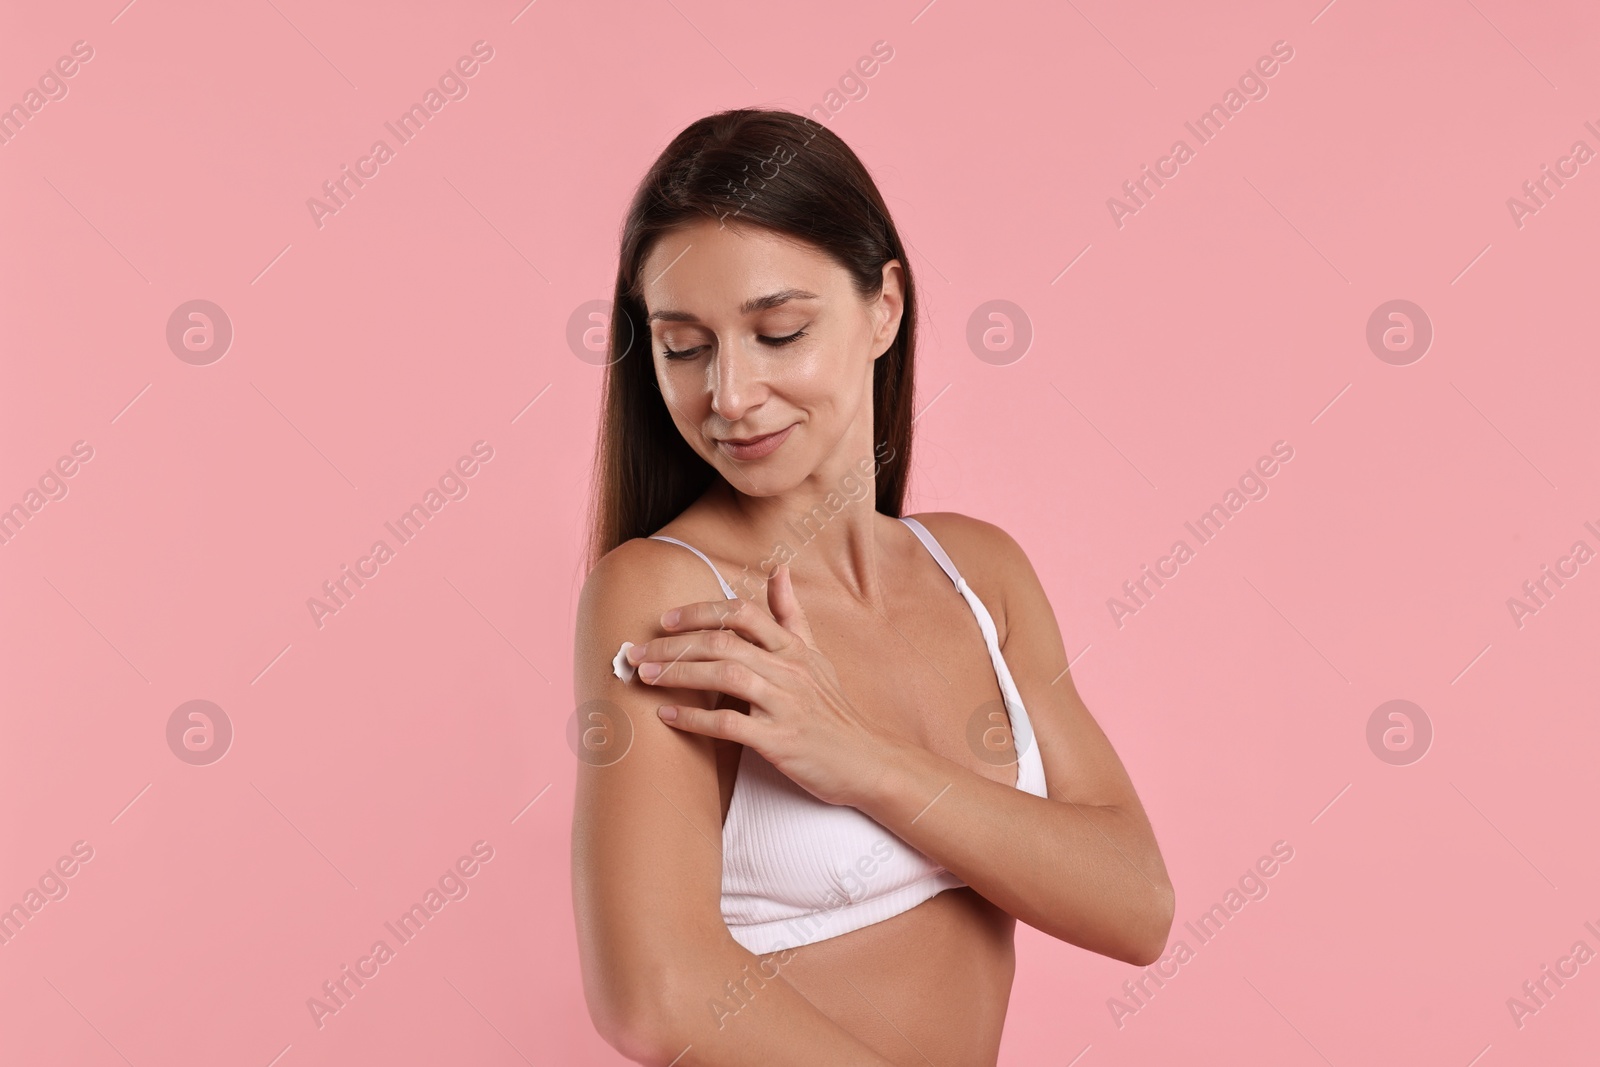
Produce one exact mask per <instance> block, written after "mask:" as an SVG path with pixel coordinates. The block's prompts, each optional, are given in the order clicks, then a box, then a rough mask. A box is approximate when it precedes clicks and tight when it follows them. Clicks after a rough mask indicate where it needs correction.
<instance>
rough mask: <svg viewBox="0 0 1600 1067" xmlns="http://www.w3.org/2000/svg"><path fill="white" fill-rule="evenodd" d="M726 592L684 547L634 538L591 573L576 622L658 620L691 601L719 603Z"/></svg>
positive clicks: (644, 538)
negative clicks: (636, 617) (625, 619)
mask: <svg viewBox="0 0 1600 1067" xmlns="http://www.w3.org/2000/svg"><path fill="white" fill-rule="evenodd" d="M721 596H722V588H721V586H719V585H717V579H716V576H715V575H713V574H712V573H711V568H710V567H707V566H706V564H705V561H703V560H702V559H700V557H698V556H696V555H695V554H694V553H693V552H690V551H689V550H688V549H686V548H684V547H683V546H682V545H676V544H673V543H672V542H670V541H658V540H655V539H653V538H649V537H635V538H633V539H632V540H630V541H624V542H623V543H622V544H620V545H618V546H617V547H616V548H613V549H612V550H611V551H610V552H607V553H606V554H605V555H604V556H603V557H601V559H600V561H599V562H598V563H596V564H595V565H594V568H593V569H592V570H590V571H589V574H588V576H587V577H586V578H585V579H584V582H583V592H582V593H581V594H580V595H579V597H578V619H579V626H580V629H582V627H583V625H584V623H585V621H586V620H587V621H589V622H594V623H601V624H602V625H603V624H605V623H613V624H614V623H615V621H616V620H617V617H618V616H619V615H620V616H626V617H628V619H629V621H630V622H631V621H636V620H635V619H634V618H633V617H634V616H641V615H650V613H651V612H652V611H653V612H654V615H650V617H651V618H657V617H659V616H660V614H661V612H663V611H665V610H666V609H667V608H669V607H675V606H677V605H679V604H684V603H688V602H689V601H692V600H711V599H720V598H721Z"/></svg>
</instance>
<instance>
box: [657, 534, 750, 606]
mask: <svg viewBox="0 0 1600 1067" xmlns="http://www.w3.org/2000/svg"><path fill="white" fill-rule="evenodd" d="M650 539H651V540H652V541H671V542H672V543H673V544H675V545H682V546H683V547H684V548H687V549H688V550H689V551H690V552H693V553H694V554H695V555H697V556H699V557H700V558H701V559H703V560H705V561H706V566H707V567H710V568H711V573H712V574H715V575H716V576H717V584H718V585H720V586H722V592H723V594H724V595H725V596H727V598H728V599H729V600H737V599H738V594H737V593H735V592H734V591H733V587H732V586H731V585H729V584H728V583H727V582H726V581H724V580H723V578H722V572H721V571H719V570H717V565H716V564H715V563H712V562H711V557H710V556H707V555H706V554H705V553H704V552H702V551H700V550H699V549H698V548H696V547H694V546H693V545H691V544H689V543H688V542H687V541H680V540H678V539H677V538H676V537H667V536H666V535H664V534H651V535H650Z"/></svg>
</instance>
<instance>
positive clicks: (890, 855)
mask: <svg viewBox="0 0 1600 1067" xmlns="http://www.w3.org/2000/svg"><path fill="white" fill-rule="evenodd" d="M900 521H901V522H903V523H905V524H906V526H908V527H910V529H911V532H912V533H914V534H916V535H917V538H918V539H919V540H920V541H921V542H922V543H923V544H924V545H925V546H927V549H928V551H929V552H931V553H932V554H933V558H934V559H935V560H937V561H938V563H939V566H940V567H942V568H943V569H944V572H945V574H947V575H949V576H950V580H951V581H952V582H954V583H955V586H956V589H957V590H958V591H959V592H960V593H961V595H962V597H964V598H965V599H966V601H967V604H968V606H969V607H971V609H972V613H973V614H974V615H976V616H977V618H978V627H979V628H980V629H981V630H982V631H983V640H984V643H985V644H986V645H987V646H988V648H989V659H990V660H991V661H992V662H993V664H994V671H995V676H996V678H997V679H998V681H999V683H1000V694H1001V697H1002V698H1003V701H1004V704H1005V709H1006V713H1007V714H1008V716H1009V717H1010V720H1011V733H1012V740H1013V744H1014V745H1015V747H1016V750H1017V752H1019V753H1020V757H1019V759H1018V762H1017V783H1016V785H1017V788H1018V789H1022V790H1025V791H1026V792H1029V793H1032V794H1034V795H1035V796H1041V797H1042V796H1044V795H1046V794H1045V780H1044V763H1043V761H1042V760H1041V759H1040V758H1039V746H1038V745H1036V744H1034V743H1033V729H1032V727H1031V726H1030V725H1029V723H1028V712H1027V709H1025V708H1024V707H1023V706H1022V697H1021V695H1020V694H1018V692H1017V687H1016V683H1015V682H1013V681H1012V678H1011V671H1010V669H1009V668H1008V667H1007V666H1006V661H1005V658H1004V657H1003V656H1001V655H1000V644H999V634H998V633H997V631H996V630H995V625H994V620H993V619H992V618H991V617H990V615H989V611H988V609H987V608H985V607H984V605H983V601H982V600H980V599H978V595H977V594H976V593H974V592H973V591H972V590H971V589H970V588H969V587H968V586H967V582H966V579H964V578H962V577H961V575H960V574H959V573H958V572H957V571H956V568H955V564H954V563H952V562H951V561H950V557H949V556H948V555H946V554H945V551H944V549H943V548H941V547H940V546H939V542H937V541H935V540H934V538H933V535H932V534H931V533H929V532H928V529H927V527H925V526H923V525H922V524H921V523H920V522H918V521H917V520H916V519H911V518H902V519H901V520H900ZM655 539H656V540H658V541H671V542H672V543H673V544H677V545H683V547H684V548H687V549H689V550H690V551H691V552H693V553H694V554H695V555H697V556H699V557H700V558H701V559H703V560H705V561H706V564H707V565H708V566H710V568H711V570H712V573H714V574H716V576H717V581H718V583H719V584H721V586H722V591H723V593H724V595H726V596H727V597H729V598H734V597H735V596H736V594H735V593H734V591H733V589H732V588H731V587H730V586H729V585H728V583H727V582H726V581H724V580H723V578H722V574H721V572H720V571H718V570H717V565H716V564H715V563H712V562H711V560H710V559H709V558H708V557H707V556H706V554H705V553H704V552H701V551H700V550H699V549H698V548H695V547H694V546H693V545H690V544H686V543H684V542H683V541H679V540H678V539H677V538H674V537H664V536H661V535H659V534H658V535H656V536H655ZM619 656H620V653H619ZM965 884H966V883H965V882H963V881H962V880H961V879H960V878H958V877H956V876H955V875H954V874H952V873H950V872H949V871H948V870H946V869H945V868H944V867H942V866H939V865H937V864H935V863H933V862H932V861H931V860H929V859H928V858H927V857H926V856H924V855H923V854H922V853H920V852H918V851H916V850H915V849H913V848H912V847H911V846H910V845H907V844H906V843H905V842H904V841H902V840H900V838H898V837H896V836H895V835H894V834H892V833H890V832H889V831H888V830H887V829H885V828H884V827H883V826H882V825H881V824H879V823H877V822H875V821H874V820H873V819H871V818H870V817H868V816H867V815H864V814H862V813H861V812H860V811H859V810H857V809H856V808H852V807H846V806H843V805H837V804H826V803H823V802H822V801H820V800H818V799H817V798H816V797H814V796H812V795H811V794H810V793H808V792H806V791H805V789H803V788H801V787H800V786H799V785H796V784H795V783H794V782H793V781H792V780H790V779H789V778H788V777H786V776H785V775H784V774H783V773H782V772H781V771H779V770H778V769H777V768H775V767H773V766H772V764H770V763H768V762H767V761H766V759H764V758H763V757H762V756H761V754H760V753H758V752H757V751H756V750H755V749H753V748H749V747H746V748H745V749H743V751H742V752H741V754H740V756H739V769H738V773H737V777H736V778H735V779H734V786H733V799H732V801H731V802H730V804H729V807H728V816H727V818H726V819H725V820H724V821H723V824H722V918H723V921H724V922H725V923H727V925H728V930H729V932H730V933H731V934H732V935H733V939H734V940H735V941H737V942H738V943H739V944H741V945H743V946H744V947H745V948H746V949H748V950H750V951H751V952H754V953H757V954H764V953H768V952H776V951H779V950H781V949H786V948H797V947H799V946H801V945H809V944H812V943H813V942H817V941H823V940H826V939H827V938H830V937H837V936H838V935H840V934H844V933H849V932H850V931H851V930H859V929H860V928H862V927H863V926H871V925H872V924H873V923H877V922H882V921H883V920H885V919H888V918H891V917H892V916H895V915H898V914H900V913H901V912H903V911H909V910H910V909H911V908H914V907H916V906H917V905H918V904H921V903H922V902H923V901H925V900H927V899H928V898H930V897H932V896H934V895H935V894H937V893H940V892H942V891H944V890H946V889H953V888H956V887H958V886H963V885H965Z"/></svg>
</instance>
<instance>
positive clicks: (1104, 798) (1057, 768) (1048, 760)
mask: <svg viewBox="0 0 1600 1067" xmlns="http://www.w3.org/2000/svg"><path fill="white" fill-rule="evenodd" d="M931 528H932V527H931V526H930V529H931ZM935 536H937V537H938V538H939V539H940V541H941V542H948V543H949V544H954V545H955V547H956V548H957V551H959V552H961V555H959V556H957V555H956V554H955V553H952V557H953V558H955V559H956V560H957V567H958V569H960V570H961V571H962V574H963V576H964V577H967V581H968V584H969V585H971V586H972V588H973V591H974V592H977V593H979V595H980V596H982V597H983V598H984V600H985V603H986V604H987V605H990V614H991V615H993V616H994V617H995V619H996V626H997V628H998V629H999V630H1000V651H1001V654H1002V655H1004V656H1005V660H1006V666H1007V667H1009V668H1010V670H1011V677H1012V680H1013V681H1015V682H1016V685H1017V691H1018V693H1020V694H1021V695H1022V703H1023V705H1024V706H1025V707H1026V708H1027V709H1028V722H1029V724H1030V725H1031V726H1032V727H1033V736H1034V741H1035V743H1036V744H1037V745H1038V746H1039V756H1040V759H1041V760H1042V761H1043V763H1044V776H1045V782H1046V783H1047V786H1048V791H1049V795H1050V798H1051V799H1052V800H1071V801H1074V802H1076V803H1079V804H1092V805H1113V806H1117V807H1125V808H1129V809H1132V810H1133V811H1136V812H1139V813H1140V814H1142V813H1143V808H1142V806H1141V805H1140V803H1139V798H1138V794H1137V793H1136V792H1135V791H1134V788H1133V782H1132V780H1131V779H1130V778H1129V777H1128V772H1127V769H1126V768H1124V767H1123V765H1122V760H1121V759H1120V758H1118V756H1117V753H1116V750H1115V749H1113V748H1112V747H1111V741H1110V740H1109V739H1108V738H1107V737H1106V735H1105V733H1104V731H1102V730H1101V729H1100V725H1099V724H1098V723H1096V722H1095V720H1094V716H1093V715H1091V714H1090V713H1089V709H1088V707H1087V706H1086V705H1085V704H1084V702H1083V698H1082V697H1080V696H1079V695H1078V690H1077V687H1076V686H1075V685H1073V683H1072V675H1071V674H1070V673H1069V672H1068V671H1067V662H1068V661H1067V651H1066V648H1065V647H1064V642H1063V641H1062V637H1061V628H1060V626H1059V625H1058V624H1057V622H1056V615H1055V610H1054V609H1053V608H1052V607H1051V606H1050V600H1049V597H1047V596H1046V595H1045V591H1044V587H1043V585H1042V584H1041V583H1040V581H1039V576H1038V574H1037V573H1035V571H1034V569H1033V564H1032V563H1031V562H1030V561H1029V559H1028V555H1027V553H1026V552H1024V551H1023V550H1022V546H1021V545H1019V544H1018V543H1017V542H1016V540H1015V539H1014V538H1013V537H1012V536H1011V535H1010V534H1008V533H1006V531H1004V530H1002V529H1001V528H1000V527H998V526H996V525H994V524H993V523H989V522H984V521H983V520H981V519H975V518H971V517H969V516H965V515H957V514H954V513H944V514H942V515H941V516H940V527H939V532H938V533H937V534H936V535H935ZM947 548H948V544H947ZM969 568H970V569H971V571H972V574H971V575H970V576H969V575H968V574H967V572H968V569H969ZM996 605H998V610H995V606H996Z"/></svg>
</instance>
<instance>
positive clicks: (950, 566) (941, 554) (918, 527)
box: [900, 516, 966, 589]
mask: <svg viewBox="0 0 1600 1067" xmlns="http://www.w3.org/2000/svg"><path fill="white" fill-rule="evenodd" d="M900 521H901V522H903V523H905V524H906V526H908V527H910V529H911V532H912V533H914V534H916V535H917V540H919V541H921V542H922V543H923V545H924V546H925V547H926V548H927V550H928V551H929V552H930V553H931V554H932V555H933V558H934V560H935V561H936V562H938V564H939V566H940V567H942V568H944V573H945V574H946V575H947V576H948V577H949V578H950V580H951V581H952V582H954V583H956V587H957V588H958V589H959V588H960V587H962V586H963V585H965V584H966V582H965V581H963V580H962V577H961V572H960V571H958V570H956V565H955V563H954V561H952V560H951V559H950V557H949V555H947V554H946V553H945V550H944V548H943V546H941V545H940V544H939V542H938V541H936V540H934V537H933V534H932V533H930V532H929V531H928V528H927V527H926V526H924V525H922V523H920V522H918V521H917V520H916V519H913V518H911V517H909V516H901V518H900Z"/></svg>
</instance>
